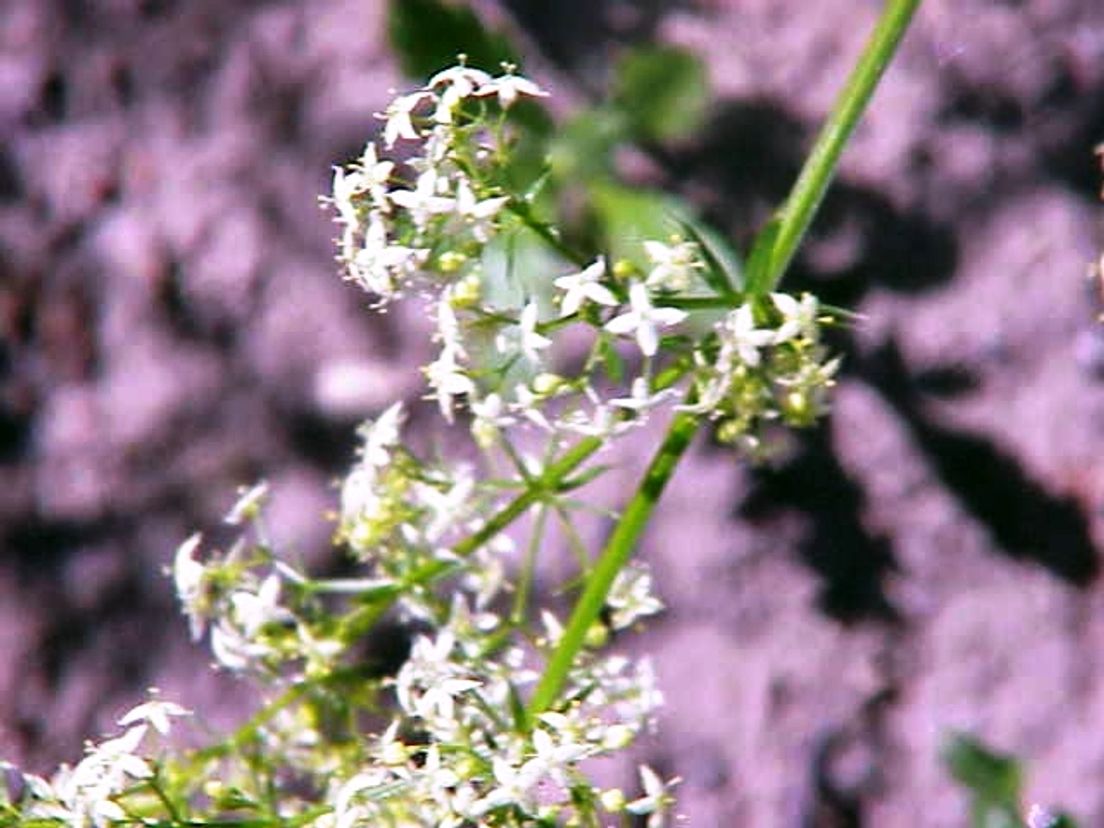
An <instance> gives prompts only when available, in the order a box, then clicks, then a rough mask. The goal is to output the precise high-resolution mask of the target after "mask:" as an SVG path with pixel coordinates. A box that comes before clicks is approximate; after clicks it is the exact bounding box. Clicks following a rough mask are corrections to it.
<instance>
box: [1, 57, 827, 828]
mask: <svg viewBox="0 0 1104 828" xmlns="http://www.w3.org/2000/svg"><path fill="white" fill-rule="evenodd" d="M544 94H545V92H544V91H543V90H541V89H540V88H539V87H538V86H537V85H536V84H535V83H533V82H532V81H530V80H527V79H525V78H523V77H521V76H519V75H517V74H515V73H514V71H513V69H512V68H510V67H507V69H506V71H505V73H504V74H501V75H498V76H492V75H490V74H487V73H485V72H483V71H480V70H478V69H475V68H472V67H469V66H466V65H463V63H462V64H461V65H458V66H455V67H452V68H450V69H447V70H445V71H442V72H440V73H439V74H437V75H436V76H434V77H433V78H432V79H431V80H430V81H429V83H428V84H427V85H426V86H424V87H423V88H421V89H418V90H416V91H414V92H412V93H410V94H407V95H403V96H401V97H398V98H396V99H395V100H394V101H393V102H392V103H391V105H390V106H389V107H388V109H387V110H386V112H385V113H384V114H383V116H382V117H383V120H384V127H383V134H382V146H380V145H377V144H376V143H374V142H373V143H369V144H368V145H367V146H366V147H365V149H364V152H363V154H362V155H361V157H360V158H359V160H357V161H356V162H355V163H354V164H352V165H350V166H348V167H339V168H337V169H335V171H334V179H333V195H332V199H328V201H330V202H331V203H332V206H333V209H334V212H335V215H336V221H337V224H338V226H339V228H340V233H339V239H338V244H339V260H340V262H341V265H342V267H343V269H344V273H345V276H346V278H348V279H349V280H351V281H353V282H356V283H357V284H358V285H360V286H361V287H363V288H364V289H365V290H366V291H367V292H368V293H369V294H371V295H372V297H373V301H374V304H375V306H376V308H377V309H379V310H380V311H385V310H386V309H387V308H388V307H389V306H390V305H391V304H392V303H394V302H399V301H406V302H416V303H420V304H421V306H422V307H424V308H425V309H426V312H427V315H428V316H429V318H430V319H431V320H432V322H433V334H432V339H433V343H434V345H435V354H434V358H433V359H432V361H431V362H430V363H429V364H428V365H426V366H425V367H424V369H423V371H424V375H425V380H426V384H427V388H428V391H427V393H428V396H429V397H430V398H431V399H433V400H434V401H435V402H436V406H437V407H438V409H439V411H440V413H441V415H442V417H443V418H444V420H446V421H447V422H448V423H449V424H454V423H455V421H456V420H457V419H462V420H463V421H464V422H465V423H466V425H467V426H468V431H469V432H470V436H471V439H472V440H473V441H474V444H475V445H476V446H477V447H478V449H479V452H474V453H473V452H470V451H469V452H467V453H466V454H465V455H464V456H465V457H466V458H468V459H466V460H455V459H450V458H449V457H441V456H434V457H432V458H427V457H424V456H420V455H419V453H418V452H416V451H415V450H414V449H413V448H411V447H410V446H409V445H407V443H405V442H404V437H403V431H404V424H405V419H406V411H405V409H404V407H403V405H402V404H401V403H396V404H394V405H393V406H391V407H390V408H388V409H387V410H386V411H384V412H383V413H381V414H380V415H379V416H377V417H376V418H375V419H374V421H370V422H367V423H365V424H364V426H363V427H362V428H361V430H360V439H361V444H360V449H359V454H358V458H357V461H356V463H355V465H354V466H353V467H352V469H351V470H350V472H349V474H348V476H347V477H346V478H345V480H344V483H343V485H342V487H341V493H340V507H339V510H338V516H337V526H336V533H335V540H336V542H337V543H338V544H339V545H340V546H341V547H343V548H344V549H346V550H347V551H348V553H349V554H350V555H351V556H352V558H353V559H354V560H355V561H356V562H357V563H358V565H359V567H360V568H361V574H360V575H359V576H358V577H355V578H342V579H324V578H314V577H311V576H310V575H308V574H306V573H305V572H303V571H301V570H300V568H298V567H296V566H295V565H293V564H292V563H291V562H290V561H289V560H287V559H286V558H284V557H281V556H280V554H279V553H278V551H277V550H276V549H274V548H273V546H272V544H271V543H270V541H269V539H268V536H267V534H266V531H265V519H264V508H265V500H266V491H267V490H266V488H265V486H264V485H263V484H262V485H260V486H257V487H255V488H253V489H251V490H249V491H247V492H245V493H244V494H243V496H242V498H241V499H240V501H239V502H238V503H237V504H236V505H235V507H234V508H233V510H232V511H231V512H230V514H229V515H228V516H227V521H228V522H229V523H231V524H234V525H236V526H238V527H240V529H241V537H240V539H239V540H238V541H237V543H235V544H233V545H232V546H230V548H229V549H227V550H225V551H211V552H209V553H207V554H206V555H202V556H201V554H200V549H201V547H202V542H201V539H200V538H199V537H198V536H196V537H193V538H191V539H189V540H188V541H187V542H185V543H184V544H183V545H182V546H181V547H180V548H179V550H178V551H177V554H176V559H175V562H174V565H173V568H172V574H173V577H174V579H175V584H176V589H177V592H178V595H179V597H180V600H181V601H182V603H183V605H184V611H185V613H186V615H187V617H188V619H189V623H190V626H191V632H192V635H193V637H194V638H196V639H197V640H198V639H200V638H203V637H205V636H207V637H209V640H210V644H211V648H212V652H213V654H214V658H215V661H216V662H217V663H218V665H219V666H221V667H222V668H224V669H226V670H229V671H233V672H236V673H241V674H246V675H248V676H250V677H252V678H253V679H255V680H257V681H258V682H260V684H261V685H262V686H263V687H264V688H266V690H265V692H266V694H267V698H268V700H267V701H266V702H265V704H264V706H263V707H262V708H261V710H260V712H259V713H258V714H257V715H256V716H255V717H254V718H253V719H252V720H250V721H249V722H248V723H247V724H246V725H244V726H243V727H242V728H241V729H240V730H239V731H238V732H237V733H235V734H233V735H232V736H231V737H230V738H229V739H227V740H226V741H224V742H220V743H218V744H216V745H215V746H212V747H209V748H205V749H200V750H191V751H169V750H167V749H164V748H161V747H158V746H157V745H155V744H154V743H153V737H154V736H156V737H158V738H160V737H161V736H162V735H163V734H164V733H166V732H167V731H168V729H169V723H170V719H172V718H175V717H178V716H181V715H184V714H185V713H186V711H184V710H183V709H182V708H179V707H177V706H176V705H172V704H170V703H168V702H164V701H161V700H158V699H155V700H153V701H150V702H148V703H146V704H145V705H143V706H141V707H139V708H138V709H136V710H135V711H132V712H131V713H130V714H128V715H127V716H125V717H124V718H123V719H122V720H121V722H120V723H121V724H122V725H123V726H124V727H125V728H126V729H125V731H124V733H123V735H122V736H120V737H118V738H116V739H113V740H111V741H108V742H104V743H101V744H99V745H95V746H90V748H89V752H88V755H87V756H86V758H85V759H84V760H83V761H82V762H81V763H80V764H79V765H77V766H76V767H75V768H73V769H71V770H70V769H63V770H62V771H61V772H60V773H59V774H58V775H57V776H55V777H54V778H53V779H50V780H46V779H42V778H37V777H31V776H22V777H21V779H23V784H22V787H21V790H20V791H19V792H18V795H17V796H13V798H12V799H13V801H12V802H11V803H9V805H8V806H7V813H9V814H18V815H19V819H21V820H23V821H26V822H31V823H34V824H41V825H47V824H67V825H95V826H103V825H109V824H142V825H150V826H182V825H205V824H218V825H226V824H230V823H234V824H243V825H250V826H267V825H289V826H292V825H318V826H334V828H352V826H452V828H461V826H499V825H503V826H505V825H511V826H522V825H556V824H575V825H608V824H611V821H613V822H615V823H619V824H627V821H628V820H629V819H630V816H631V815H634V814H635V815H647V817H648V824H649V825H650V826H656V825H661V824H663V822H664V814H665V813H666V812H667V811H668V808H669V806H670V804H671V801H672V798H671V794H670V792H669V791H668V785H669V783H667V782H665V781H664V780H662V779H661V778H660V777H659V776H658V775H657V774H656V773H654V772H653V771H652V770H650V769H649V768H647V767H644V768H642V769H641V780H642V784H643V788H644V795H643V796H641V797H639V798H636V799H633V798H631V797H630V796H627V795H625V794H623V793H622V792H621V791H620V790H618V789H616V788H609V787H602V786H600V785H597V784H595V783H593V782H592V781H590V779H589V777H588V775H587V772H586V770H587V767H588V762H589V760H592V759H595V758H598V757H603V756H608V755H610V754H614V753H617V752H619V751H622V750H623V749H625V748H626V747H627V746H629V745H630V744H631V743H632V742H633V741H634V739H635V738H636V737H637V736H638V734H640V733H641V732H642V731H644V730H646V729H648V728H650V727H651V726H652V723H653V720H654V716H655V713H656V710H657V708H658V706H659V704H660V703H661V695H660V691H659V689H658V688H657V687H656V683H655V678H654V675H653V672H652V668H651V666H650V664H649V662H648V661H647V660H635V661H634V660H631V659H628V658H626V657H624V656H622V655H618V654H616V653H612V652H610V651H609V650H608V648H607V644H608V640H609V638H610V636H609V632H610V631H611V630H621V629H625V628H629V627H632V626H634V625H635V624H636V623H637V622H638V620H639V619H641V618H643V617H646V616H649V615H652V614H654V613H656V612H658V611H659V610H660V609H661V608H662V605H661V603H660V601H659V600H658V599H657V598H656V597H655V596H654V595H653V594H652V590H651V586H652V581H651V577H650V575H649V574H648V570H647V568H646V567H645V565H644V564H642V563H629V564H627V565H625V564H624V562H623V561H622V559H621V558H617V561H618V563H617V565H616V566H615V568H614V570H609V569H608V567H607V572H608V574H609V575H610V578H609V579H608V580H609V582H608V584H605V583H604V584H603V585H602V586H601V587H600V588H599V589H597V593H598V598H599V599H600V603H601V605H602V606H603V607H604V609H605V612H604V615H603V618H602V620H601V621H600V622H597V623H595V624H594V625H592V628H591V629H589V630H588V631H587V632H588V634H587V636H586V640H585V642H584V645H583V646H579V645H578V644H577V643H573V640H572V638H571V635H570V634H569V635H568V636H567V637H566V638H565V626H564V625H563V624H562V623H561V620H560V619H559V618H558V617H557V616H556V615H555V614H554V613H553V612H552V611H551V610H549V609H548V608H541V607H537V606H534V599H533V595H534V583H533V582H534V578H535V567H536V559H537V557H538V556H539V555H540V554H543V553H546V552H548V551H550V549H552V548H554V546H555V545H554V544H551V543H550V542H549V541H548V538H547V535H546V533H545V528H546V524H547V522H548V519H549V518H550V517H551V518H552V519H554V520H558V521H560V522H561V523H562V524H563V526H565V527H566V528H565V531H564V535H565V536H566V537H568V538H570V539H572V544H571V545H572V546H574V547H576V551H578V552H580V555H579V557H580V562H579V572H578V573H577V576H576V579H575V582H576V583H582V584H586V583H587V582H588V578H589V577H591V575H592V570H591V566H592V561H591V558H590V557H589V556H588V554H587V552H586V550H585V549H582V548H581V547H582V546H583V544H582V542H581V541H580V540H579V535H578V533H575V532H574V530H573V529H572V526H573V520H574V519H575V517H576V516H577V514H578V512H579V510H580V509H581V508H583V507H582V504H581V503H580V502H579V501H578V500H577V499H575V498H574V497H573V492H574V491H575V490H576V489H578V488H579V487H581V486H584V485H586V484H587V483H588V482H590V480H592V479H593V478H595V477H596V476H598V475H599V474H601V471H602V467H601V466H597V465H588V462H589V461H590V460H591V459H593V458H594V457H595V456H596V455H598V454H599V453H600V451H601V450H602V449H604V448H606V447H608V446H610V445H611V444H613V443H614V442H615V441H616V440H617V439H618V438H620V437H621V436H622V435H624V434H626V433H628V432H629V431H632V430H634V429H639V428H642V427H643V426H645V425H646V424H647V423H648V421H649V419H650V418H651V417H653V416H655V415H656V414H657V413H661V412H663V411H664V410H667V411H669V412H676V418H683V420H687V421H693V422H697V421H703V422H711V423H713V424H715V426H716V433H717V435H718V437H719V438H720V439H721V441H722V442H725V443H729V444H732V445H735V446H737V447H740V448H741V449H744V450H746V451H748V452H750V453H751V454H760V453H762V452H763V451H764V450H765V447H766V445H767V436H768V433H769V429H770V428H771V427H772V426H773V424H776V423H778V424H786V425H792V426H805V425H809V424H811V423H812V422H813V421H814V420H815V419H816V417H817V416H818V415H819V414H820V413H822V412H823V411H824V409H825V404H826V393H827V391H828V389H829V388H830V387H831V386H832V383H833V377H834V374H835V371H836V366H837V363H836V361H835V360H833V359H830V358H829V357H828V355H827V352H826V349H825V347H824V345H823V344H822V342H821V336H820V329H821V325H822V323H823V322H825V321H826V319H827V317H825V316H824V314H823V311H822V309H821V308H820V307H819V305H818V303H817V301H816V299H815V298H814V297H812V296H810V295H808V294H806V295H803V296H799V297H794V296H790V295H786V294H780V293H768V292H764V293H761V294H758V295H752V294H748V293H745V292H743V288H742V286H741V283H740V279H739V274H733V273H730V272H726V270H725V269H724V268H723V266H722V265H721V264H720V263H719V262H718V260H717V258H716V257H714V256H712V255H711V254H710V252H709V249H708V247H707V246H706V245H705V244H704V243H703V242H702V241H701V240H700V239H697V238H696V237H695V236H694V234H693V231H692V230H691V229H690V228H688V227H685V226H682V227H681V228H680V226H679V225H673V227H672V230H673V233H672V235H671V236H669V237H668V238H663V239H641V240H639V255H638V256H637V257H636V258H635V259H633V260H629V259H620V260H616V261H611V260H610V258H609V257H608V256H607V255H605V254H603V252H602V251H588V252H587V253H586V254H580V253H579V252H577V251H575V250H573V249H572V248H571V247H570V246H569V244H568V243H567V242H566V241H565V240H564V238H563V236H562V235H561V233H560V232H559V231H558V229H557V228H556V226H555V225H554V224H553V223H552V222H551V221H550V220H546V219H545V218H543V217H542V216H543V215H544V213H546V212H549V210H548V208H547V203H546V202H547V199H546V198H545V194H544V193H543V192H542V185H543V184H544V183H545V180H546V179H545V178H544V177H541V176H536V177H534V176H528V177H526V176H523V175H521V174H520V173H519V171H518V168H517V165H516V164H515V129H516V125H515V124H514V122H513V121H512V118H511V115H512V110H513V108H514V106H515V104H516V103H517V102H518V101H519V100H520V99H522V98H527V97H529V98H531V97H535V96H543V95H544ZM564 337H570V338H571V341H572V343H573V344H574V346H575V347H576V350H578V351H581V353H583V354H584V356H583V357H582V358H581V359H578V360H576V361H575V362H574V363H573V364H575V366H576V367H575V368H574V369H573V370H571V371H565V370H563V369H562V368H560V367H559V364H558V363H557V362H556V361H555V359H554V355H555V353H556V352H557V348H556V345H557V341H558V340H560V339H562V338H564ZM537 441H539V442H541V443H542V444H543V451H542V452H541V453H540V456H539V458H538V459H534V458H533V457H530V456H527V454H526V452H525V451H524V450H523V446H526V445H533V444H534V443H535V442H537ZM473 456H475V457H481V458H482V460H480V461H479V462H474V461H472V460H471V458H472V457H473ZM524 516H530V517H531V520H530V523H531V527H532V538H531V539H530V541H529V543H528V545H527V546H526V548H525V550H524V551H525V554H524V555H523V556H522V558H523V560H521V561H520V562H518V561H514V560H513V557H514V551H515V546H514V544H515V535H516V533H514V534H510V533H507V532H506V531H505V530H507V529H508V528H510V527H511V526H512V525H513V524H514V523H515V522H516V521H517V520H518V519H519V518H522V517H524ZM615 537H616V536H615ZM628 537H630V538H631V537H632V535H631V533H629V535H628ZM600 568H601V565H599V566H597V567H595V570H598V569H600ZM614 573H615V575H614ZM594 591H595V590H591V592H594ZM592 597H593V596H592ZM592 603H593V601H592ZM581 617H582V618H583V619H584V623H585V619H586V618H587V616H585V614H584V615H583V616H581ZM385 619H387V620H391V621H395V622H398V623H399V624H401V625H402V626H403V628H404V629H406V630H409V631H412V633H413V637H412V643H411V646H410V649H409V653H408V654H406V657H405V658H404V659H403V661H402V664H401V666H399V667H398V669H397V670H395V671H390V672H389V671H387V670H382V669H380V668H379V667H378V665H376V664H375V663H373V661H372V659H371V658H370V657H369V656H367V655H366V652H368V650H369V649H370V648H369V647H368V644H367V642H368V641H370V639H371V636H372V634H373V630H374V629H375V628H376V626H377V624H379V623H380V622H381V621H382V620H385ZM568 629H570V628H568ZM549 665H552V666H549ZM556 665H567V666H566V667H562V668H561V667H558V666H556ZM550 671H558V672H555V674H552V675H550ZM538 685H539V688H540V689H539V692H534V691H535V689H536V688H537V687H538Z"/></svg>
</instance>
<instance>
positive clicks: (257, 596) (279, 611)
mask: <svg viewBox="0 0 1104 828" xmlns="http://www.w3.org/2000/svg"><path fill="white" fill-rule="evenodd" d="M230 604H231V606H232V607H233V612H234V620H235V621H237V623H238V624H239V625H241V628H242V632H244V633H245V635H246V637H247V638H254V637H255V636H256V635H257V633H258V632H260V630H261V628H262V627H264V626H265V625H266V624H276V623H284V622H285V621H290V620H292V619H293V618H294V616H293V615H292V614H291V611H290V610H288V609H287V608H286V607H283V606H281V605H280V576H279V575H277V574H275V573H273V574H272V575H269V576H268V577H267V578H265V579H264V580H263V581H262V582H261V586H260V588H259V589H258V590H257V591H256V592H249V591H247V590H244V589H240V590H236V591H235V592H233V593H231V595H230Z"/></svg>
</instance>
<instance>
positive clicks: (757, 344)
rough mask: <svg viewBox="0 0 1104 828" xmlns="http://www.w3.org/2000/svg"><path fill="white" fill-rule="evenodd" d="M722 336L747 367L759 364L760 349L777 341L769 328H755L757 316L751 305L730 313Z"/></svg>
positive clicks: (742, 306)
mask: <svg viewBox="0 0 1104 828" xmlns="http://www.w3.org/2000/svg"><path fill="white" fill-rule="evenodd" d="M723 325H724V331H725V334H726V335H722V340H723V342H724V344H725V345H727V346H729V347H730V348H732V349H734V350H735V351H736V353H737V354H738V355H739V357H740V359H741V360H743V362H744V363H745V364H746V365H749V366H751V367H753V368H754V367H755V366H756V365H758V364H759V361H760V357H759V349H760V348H763V347H765V346H767V345H770V344H772V343H773V342H774V341H775V332H774V331H772V330H769V329H767V328H756V327H755V316H754V314H753V313H752V310H751V305H741V306H740V307H739V308H737V309H736V310H734V311H732V312H731V313H729V315H728V316H727V317H726V318H725V320H724V323H723Z"/></svg>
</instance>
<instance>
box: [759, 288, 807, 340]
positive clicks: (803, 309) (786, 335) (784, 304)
mask: <svg viewBox="0 0 1104 828" xmlns="http://www.w3.org/2000/svg"><path fill="white" fill-rule="evenodd" d="M770 298H771V301H772V302H773V303H774V306H775V307H776V308H778V312H779V313H781V314H782V324H781V325H780V326H779V328H778V330H777V331H776V332H775V335H774V342H775V344H778V343H780V342H786V341H787V340H790V339H793V338H794V337H796V336H806V337H808V338H809V339H814V340H815V339H816V334H817V310H818V303H817V298H816V297H815V296H813V295H812V294H811V293H803V294H802V295H801V301H800V302H798V301H797V300H796V299H794V298H793V297H792V296H791V295H790V294H788V293H772V294H771V295H770Z"/></svg>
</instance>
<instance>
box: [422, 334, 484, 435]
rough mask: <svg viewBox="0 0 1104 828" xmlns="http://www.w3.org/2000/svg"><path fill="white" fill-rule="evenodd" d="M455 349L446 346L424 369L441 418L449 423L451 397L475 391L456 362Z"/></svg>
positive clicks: (470, 381)
mask: <svg viewBox="0 0 1104 828" xmlns="http://www.w3.org/2000/svg"><path fill="white" fill-rule="evenodd" d="M458 356H459V354H458V353H457V349H456V348H455V347H448V346H446V347H445V348H443V349H442V350H441V354H440V356H438V357H437V359H436V360H434V361H433V362H431V363H430V364H429V365H427V366H426V367H425V375H426V379H427V380H428V381H429V385H430V387H431V388H433V392H434V396H435V397H436V398H437V405H438V406H439V407H440V409H441V416H443V417H444V418H445V420H446V421H448V422H449V423H451V422H452V421H453V417H452V400H453V397H460V396H463V395H464V394H470V393H472V392H473V391H475V383H474V382H473V381H472V379H471V377H469V376H467V375H466V374H465V373H464V370H463V368H462V367H461V365H460V363H459V362H458V361H457V360H458Z"/></svg>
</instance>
